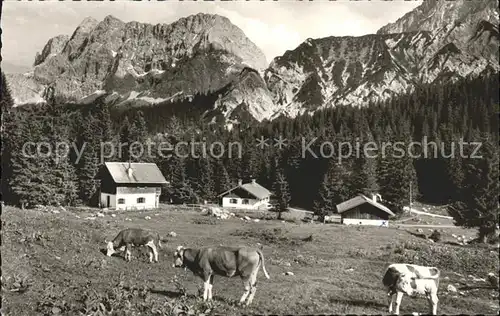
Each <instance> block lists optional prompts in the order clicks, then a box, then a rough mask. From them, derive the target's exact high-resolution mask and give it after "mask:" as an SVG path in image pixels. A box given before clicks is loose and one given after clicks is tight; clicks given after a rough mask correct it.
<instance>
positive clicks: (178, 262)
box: [172, 246, 185, 268]
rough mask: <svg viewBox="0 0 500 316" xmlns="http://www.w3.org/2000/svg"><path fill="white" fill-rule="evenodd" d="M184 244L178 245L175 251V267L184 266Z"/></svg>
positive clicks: (173, 265)
mask: <svg viewBox="0 0 500 316" xmlns="http://www.w3.org/2000/svg"><path fill="white" fill-rule="evenodd" d="M184 249H185V248H184V246H178V247H177V249H176V250H175V252H174V263H173V264H172V267H173V268H181V267H183V266H184Z"/></svg>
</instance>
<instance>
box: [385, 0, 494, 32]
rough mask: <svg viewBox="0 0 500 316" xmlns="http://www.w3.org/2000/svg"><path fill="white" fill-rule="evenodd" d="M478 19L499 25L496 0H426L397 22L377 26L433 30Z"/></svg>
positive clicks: (387, 29) (387, 30) (403, 30)
mask: <svg viewBox="0 0 500 316" xmlns="http://www.w3.org/2000/svg"><path fill="white" fill-rule="evenodd" d="M481 20H485V21H488V22H490V23H492V24H494V25H498V21H499V19H498V0H455V1H441V0H426V1H424V2H423V3H422V4H421V5H420V6H418V7H417V8H415V9H414V10H412V11H410V12H408V13H406V14H405V15H404V16H402V17H401V18H399V19H398V20H397V21H396V22H394V23H389V24H387V25H385V26H383V27H382V28H380V29H379V30H378V32H377V34H389V33H403V32H413V31H433V30H436V29H439V28H443V27H445V26H450V25H461V24H468V23H472V24H477V23H478V22H479V21H481Z"/></svg>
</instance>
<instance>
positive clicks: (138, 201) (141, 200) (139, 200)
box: [137, 197, 146, 203]
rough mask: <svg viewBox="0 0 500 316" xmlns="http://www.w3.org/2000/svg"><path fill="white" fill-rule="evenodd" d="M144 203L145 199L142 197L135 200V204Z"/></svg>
mask: <svg viewBox="0 0 500 316" xmlns="http://www.w3.org/2000/svg"><path fill="white" fill-rule="evenodd" d="M145 201H146V199H145V198H143V197H140V198H137V203H144V202H145Z"/></svg>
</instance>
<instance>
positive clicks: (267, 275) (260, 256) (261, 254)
mask: <svg viewBox="0 0 500 316" xmlns="http://www.w3.org/2000/svg"><path fill="white" fill-rule="evenodd" d="M257 253H258V254H259V258H260V260H261V261H262V271H264V275H265V276H266V278H268V279H270V278H271V277H270V276H269V273H267V271H266V266H265V264H264V254H263V253H262V251H260V250H257Z"/></svg>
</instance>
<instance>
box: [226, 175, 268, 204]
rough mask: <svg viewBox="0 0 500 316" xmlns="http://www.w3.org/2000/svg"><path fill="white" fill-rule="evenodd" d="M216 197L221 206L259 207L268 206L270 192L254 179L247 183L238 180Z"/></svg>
mask: <svg viewBox="0 0 500 316" xmlns="http://www.w3.org/2000/svg"><path fill="white" fill-rule="evenodd" d="M218 197H219V199H220V203H221V206H222V207H230V208H239V209H260V208H265V207H267V206H268V204H269V199H270V197H271V192H270V191H269V190H268V189H266V188H264V187H263V186H261V185H260V184H258V183H257V182H256V181H255V179H252V181H251V182H249V183H243V182H242V181H241V180H238V185H237V186H235V187H234V188H232V189H230V190H227V191H226V192H223V193H221V194H219V196H218Z"/></svg>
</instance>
